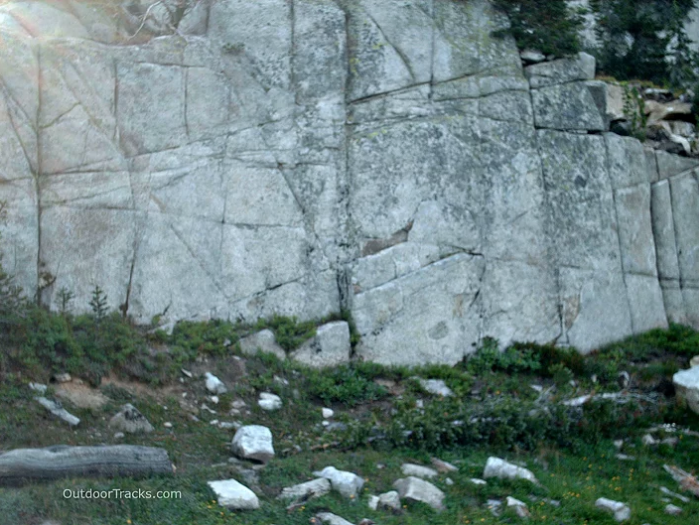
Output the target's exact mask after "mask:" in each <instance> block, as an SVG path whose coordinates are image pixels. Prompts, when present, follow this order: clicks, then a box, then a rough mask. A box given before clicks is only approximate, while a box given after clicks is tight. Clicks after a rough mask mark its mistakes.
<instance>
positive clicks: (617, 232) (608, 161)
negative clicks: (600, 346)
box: [603, 140, 637, 333]
mask: <svg viewBox="0 0 700 525" xmlns="http://www.w3.org/2000/svg"><path fill="white" fill-rule="evenodd" d="M603 144H604V146H603V147H604V150H603V153H604V155H605V173H606V175H607V176H608V182H609V183H610V192H611V193H612V200H613V209H614V210H615V235H616V236H617V247H618V248H617V249H618V252H619V256H620V272H621V273H622V285H623V286H624V288H625V296H626V301H625V302H626V304H627V310H628V312H629V314H630V325H631V328H632V333H637V330H636V328H635V326H634V316H633V315H632V303H631V301H630V293H629V288H628V286H627V275H626V273H625V264H624V260H623V259H624V257H623V254H622V250H623V247H622V239H620V216H619V213H618V209H617V193H616V192H615V186H614V184H613V180H612V174H611V172H610V165H611V157H610V151H609V148H608V142H607V141H605V140H604V141H603Z"/></svg>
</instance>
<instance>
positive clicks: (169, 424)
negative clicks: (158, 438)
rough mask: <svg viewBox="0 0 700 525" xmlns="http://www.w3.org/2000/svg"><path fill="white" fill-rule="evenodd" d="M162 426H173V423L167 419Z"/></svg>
mask: <svg viewBox="0 0 700 525" xmlns="http://www.w3.org/2000/svg"><path fill="white" fill-rule="evenodd" d="M163 426H164V427H165V428H173V424H172V423H171V422H170V421H167V422H165V423H163Z"/></svg>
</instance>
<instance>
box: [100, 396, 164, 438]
mask: <svg viewBox="0 0 700 525" xmlns="http://www.w3.org/2000/svg"><path fill="white" fill-rule="evenodd" d="M109 426H110V427H111V428H114V429H116V430H121V431H122V432H127V433H129V434H139V433H148V432H152V431H153V425H151V423H150V422H149V421H148V419H146V416H144V415H143V414H142V413H141V412H139V411H138V410H137V409H136V407H135V406H134V405H132V404H130V403H127V404H126V405H123V406H122V408H121V410H119V412H117V413H116V414H114V416H112V419H110V420H109Z"/></svg>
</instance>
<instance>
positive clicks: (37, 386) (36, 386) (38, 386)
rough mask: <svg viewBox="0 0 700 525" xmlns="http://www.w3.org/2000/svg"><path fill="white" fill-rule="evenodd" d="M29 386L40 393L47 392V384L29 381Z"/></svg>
mask: <svg viewBox="0 0 700 525" xmlns="http://www.w3.org/2000/svg"><path fill="white" fill-rule="evenodd" d="M29 388H31V389H32V390H34V392H38V393H40V394H45V393H46V388H47V387H46V385H42V384H41V383H29Z"/></svg>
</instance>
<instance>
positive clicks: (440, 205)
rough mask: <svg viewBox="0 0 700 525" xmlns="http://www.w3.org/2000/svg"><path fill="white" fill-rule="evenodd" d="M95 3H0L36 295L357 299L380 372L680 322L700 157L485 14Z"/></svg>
mask: <svg viewBox="0 0 700 525" xmlns="http://www.w3.org/2000/svg"><path fill="white" fill-rule="evenodd" d="M95 4H98V3H97V2H95ZM115 4H116V5H115ZM112 8H113V11H109V12H108V11H106V10H104V9H102V8H101V7H99V6H93V5H92V4H91V3H89V2H49V1H44V2H20V1H17V2H12V3H9V4H6V5H4V6H2V7H1V8H0V35H1V37H0V200H7V201H8V203H9V207H10V209H9V211H10V217H9V224H8V225H7V227H6V228H5V229H4V231H3V243H4V244H3V246H2V249H3V251H4V253H5V266H6V267H7V269H8V270H10V271H13V272H14V273H16V274H17V275H18V278H19V279H20V282H21V284H23V285H24V286H25V289H27V290H29V291H33V290H37V291H38V293H39V295H40V297H41V300H42V301H43V302H44V303H45V304H47V305H55V304H56V300H57V292H58V290H59V289H60V288H61V287H66V288H69V289H72V290H73V291H74V292H75V293H76V305H87V303H88V301H89V295H90V291H91V289H92V288H93V286H94V285H95V284H99V285H100V286H101V287H102V288H103V289H104V290H105V291H106V293H107V295H108V297H109V300H110V302H111V305H112V306H113V307H115V308H116V307H120V308H121V309H122V310H123V311H126V312H127V313H128V314H129V315H132V316H134V317H135V318H136V319H137V320H140V321H143V322H147V321H149V320H150V318H151V316H153V315H155V314H159V313H164V317H165V318H166V319H169V320H176V319H182V318H193V317H198V318H207V317H230V318H243V319H247V320H254V319H256V318H258V317H260V316H268V315H271V314H272V313H275V312H276V313H280V314H285V315H297V316H299V317H302V318H314V317H321V316H323V315H326V314H328V313H331V312H334V311H339V310H341V309H343V308H347V309H350V310H351V312H352V314H353V316H354V318H355V320H356V322H357V327H358V329H359V331H360V332H361V335H362V342H361V343H360V345H359V346H358V347H357V348H356V349H355V353H356V355H357V356H358V357H362V358H365V359H369V360H374V361H379V362H383V363H396V364H406V363H409V364H413V363H419V362H425V361H435V362H445V363H454V362H457V361H459V360H460V359H461V358H462V356H463V355H464V354H465V353H469V352H471V351H473V349H474V347H475V345H476V344H477V342H478V341H479V340H480V339H481V338H483V337H485V336H491V337H496V338H498V339H499V340H500V341H501V342H502V343H507V342H509V341H512V340H521V341H537V342H549V341H554V340H556V341H557V342H558V343H560V344H572V345H576V346H577V347H578V348H580V349H582V350H584V351H586V350H590V349H592V348H596V347H597V346H599V345H601V344H603V343H605V342H607V341H610V340H613V339H617V338H620V337H623V336H625V335H628V334H631V333H634V332H640V331H643V330H647V329H649V328H653V327H658V326H666V325H667V323H668V322H680V323H686V324H690V325H693V326H695V327H696V328H697V324H698V211H697V210H698V169H697V160H691V159H687V158H682V157H676V156H673V155H670V154H667V153H663V152H653V151H651V150H645V149H644V148H643V147H642V145H641V144H640V143H639V142H637V141H636V140H634V139H630V138H623V137H619V136H617V135H614V134H610V133H608V132H606V127H607V125H608V123H607V122H606V120H605V86H604V84H602V83H599V82H596V81H593V80H592V79H593V76H594V71H595V64H594V63H593V61H592V59H591V57H588V56H587V55H581V56H579V57H578V58H576V59H571V60H559V61H554V62H546V63H542V64H537V65H534V66H530V67H528V68H525V70H523V68H522V66H521V62H520V58H519V54H518V51H517V49H516V47H515V45H514V43H513V42H512V41H511V40H510V39H507V38H506V39H499V38H496V37H494V36H492V32H493V31H495V30H497V29H500V28H503V27H505V25H506V24H507V21H505V20H504V19H503V18H502V17H500V16H499V15H498V13H496V12H495V11H494V10H493V9H492V7H491V6H490V4H489V3H488V2H486V1H483V0H466V1H459V2H458V1H451V0H406V1H401V2H397V1H395V0H356V1H347V2H344V1H342V0H338V1H337V2H334V1H331V0H256V1H254V2H253V1H249V0H212V1H206V0H200V1H199V2H195V1H188V2H182V1H177V0H170V1H167V0H166V1H162V2H156V3H151V2H148V3H147V2H139V1H130V2H123V3H121V4H119V3H118V2H112Z"/></svg>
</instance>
